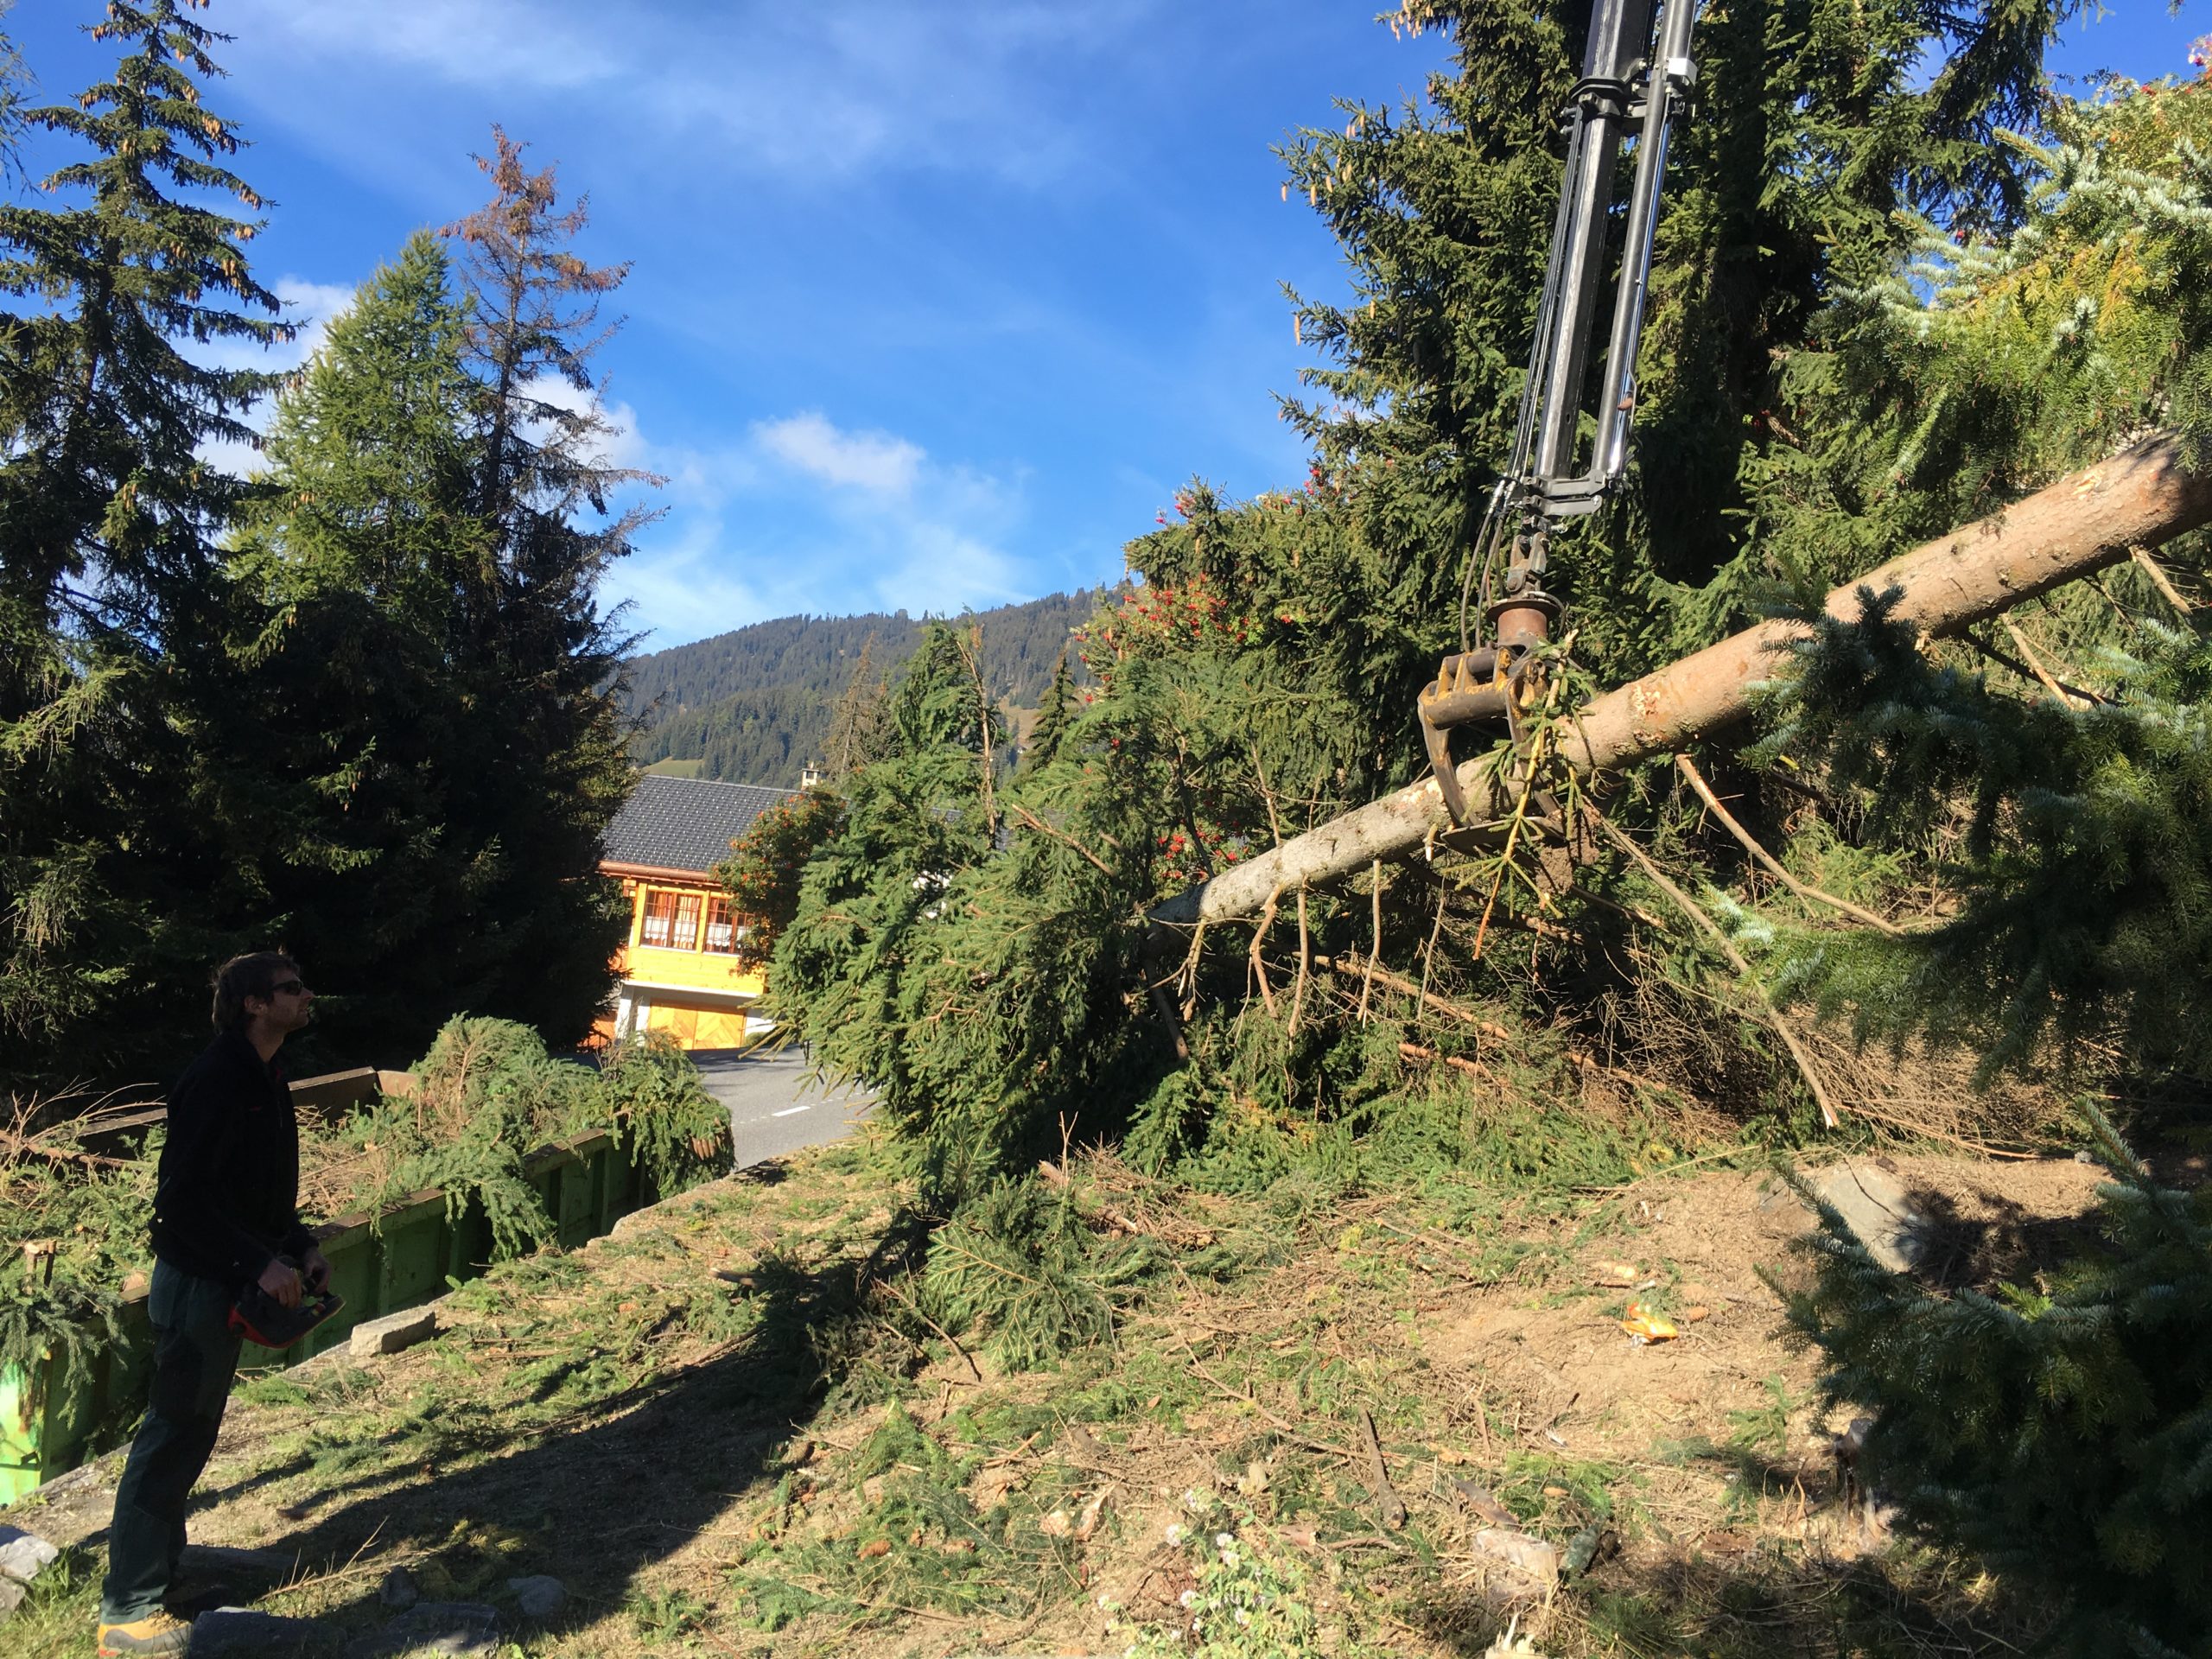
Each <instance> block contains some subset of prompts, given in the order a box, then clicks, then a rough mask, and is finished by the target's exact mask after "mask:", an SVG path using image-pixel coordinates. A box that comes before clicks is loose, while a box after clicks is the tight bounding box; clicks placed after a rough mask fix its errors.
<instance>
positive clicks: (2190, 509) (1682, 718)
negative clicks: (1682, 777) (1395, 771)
mask: <svg viewBox="0 0 2212 1659" xmlns="http://www.w3.org/2000/svg"><path fill="white" fill-rule="evenodd" d="M2207 523H2212V477H2206V476H2199V475H2197V474H2192V473H2190V471H2189V470H2188V469H2187V468H2185V467H2183V465H2182V460H2181V444H2180V441H2179V440H2178V439H2177V438H2176V437H2174V436H2172V435H2161V436H2158V437H2155V438H2152V439H2149V440H2147V441H2145V442H2143V443H2139V444H2138V445H2136V446H2135V447H2134V448H2131V449H2128V450H2126V451H2125V452H2123V453H2122V454H2119V455H2116V456H2114V457H2113V459H2112V460H2110V461H2104V462H2101V463H2100V464H2099V465H2097V466H2094V467H2088V468H2086V469H2085V470H2083V471H2082V472H2078V473H2073V474H2069V475H2068V476H2066V477H2064V478H2062V479H2061V480H2058V482H2057V483H2056V484H2053V485H2051V486H2050V487H2049V488H2047V489H2044V490H2039V491H2037V493H2035V494H2033V495H2031V496H2029V497H2028V498H2027V499H2024V500H2023V501H2019V502H2016V503H2015V504H2014V505H2012V506H2010V507H2007V508H2005V510H2004V511H2003V512H1999V513H1997V514H1994V515H1993V516H1992V517H1990V518H1983V519H1980V520H1977V521H1976V522H1975V523H1974V524H1967V525H1966V526H1964V527H1963V528H1961V529H1959V530H1955V531H1952V532H1951V533H1950V534H1949V535H1948V536H1946V537H1942V539H1941V540H1939V541H1934V542H1930V543H1928V544H1927V545H1925V546H1924V547H1920V548H1916V549H1915V550H1913V551H1912V552H1910V553H1907V554H1905V555H1904V556H1902V557H1900V558H1896V559H1892V560H1891V561H1890V563H1887V564H1885V565H1883V566H1882V567H1881V568H1880V569H1877V570H1872V571H1869V572H1868V573H1867V574H1866V575H1864V576H1862V577H1860V578H1859V580H1858V581H1856V582H1852V583H1850V584H1848V585H1847V586H1846V587H1842V588H1837V589H1836V590H1835V591H1834V593H1832V594H1829V595H1828V600H1827V609H1828V612H1829V613H1830V614H1831V615H1834V616H1838V617H1851V616H1856V615H1857V614H1858V613H1859V598H1858V595H1859V590H1860V589H1861V588H1870V589H1872V591H1874V592H1876V593H1880V592H1883V591H1885V589H1887V588H1892V587H1895V588H1902V589H1903V590H1904V601H1903V602H1902V603H1901V604H1900V605H1899V607H1898V610H1897V614H1898V615H1899V616H1901V617H1903V618H1905V619H1908V620H1911V621H1913V622H1916V623H1917V624H1918V625H1919V626H1920V627H1921V628H1922V629H1923V631H1925V632H1928V633H1930V634H1935V635H1939V636H1940V635H1942V634H1948V633H1955V632H1958V631H1959V630H1960V629H1961V628H1967V627H1971V626H1974V624H1975V623H1977V622H1982V621H1986V620H1988V619H1989V618H1991V617H1993V616H1996V615H1999V614H2000V613H2003V612H2005V611H2006V610H2009V609H2011V608H2012V607H2013V606H2015V605H2018V604H2019V603H2020V602H2021V601H2024V600H2029V599H2033V598H2034V597H2036V596H2037V594H2044V593H2047V592H2049V591H2050V589H2051V588H2056V587H2057V586H2059V585H2060V584H2061V583H2062V582H2071V581H2073V580H2075V578H2076V577H2079V576H2085V575H2089V574H2090V573H2091V572H2092V571H2095V570H2099V569H2103V568H2104V567H2105V566H2107V565H2110V564H2119V563H2123V562H2124V561H2126V559H2127V558H2129V557H2130V556H2131V555H2132V554H2133V551H2134V550H2136V549H2138V548H2149V547H2155V546H2157V545H2158V543H2161V542H2164V541H2169V540H2171V538H2173V537H2176V536H2179V535H2181V534H2183V532H2185V531H2191V530H2195V529H2197V528H2199V527H2200V526H2202V525H2203V524H2207ZM1803 632H1804V630H1803V629H1802V627H1800V626H1796V625H1793V624H1789V623H1784V622H1764V623H1761V624H1760V625H1759V626H1757V627H1753V628H1746V629H1745V631H1744V632H1741V633H1738V634H1733V635H1731V636H1730V637H1729V638H1728V639H1724V640H1722V641H1721V642H1720V643H1719V644H1718V645H1710V646H1707V648H1706V649H1705V650H1703V651H1700V652H1697V653H1696V654H1695V655H1694V656H1690V657H1686V658H1683V659H1682V660H1681V661H1680V662H1678V663H1673V664H1669V665H1668V666H1667V667H1665V668H1662V669H1661V670H1659V671H1657V672H1656V673H1653V674H1647V675H1645V676H1644V677H1643V678H1642V679H1640V680H1633V681H1630V683H1628V684H1626V685H1624V686H1621V687H1620V688H1618V690H1612V691H1609V692H1607V693H1606V694H1605V696H1601V697H1597V698H1594V699H1592V701H1591V702H1590V703H1589V704H1588V705H1587V706H1586V707H1585V708H1584V709H1583V710H1582V712H1581V716H1580V721H1579V722H1577V725H1576V727H1575V728H1573V729H1572V730H1571V732H1570V733H1568V734H1566V735H1565V737H1564V740H1563V741H1562V744H1561V749H1562V753H1564V755H1565V757H1566V759H1567V761H1568V762H1569V764H1571V765H1572V766H1574V767H1575V768H1576V770H1577V771H1580V772H1601V771H1605V770H1607V769H1609V768H1611V767H1616V766H1630V765H1633V764H1634V763H1636V762H1637V761H1639V760H1649V759H1650V758H1651V757H1652V756H1654V755H1658V754H1665V753H1670V752H1671V751H1673V750H1675V749H1678V748H1681V747H1686V746H1688V745H1689V744H1692V743H1694V742H1697V741H1700V739H1702V738H1704V737H1706V736H1707V735H1708V734H1711V733H1713V732H1714V731H1716V730H1719V729H1720V728H1723V727H1726V726H1728V725H1731V724H1732V723H1733V722H1734V721H1738V720H1741V719H1742V718H1743V717H1744V716H1745V715H1746V714H1748V713H1749V712H1750V711H1751V690H1752V688H1753V687H1754V686H1756V685H1758V683H1760V682H1761V681H1763V680H1764V679H1765V678H1767V677H1769V676H1770V674H1772V673H1773V671H1774V670H1775V668H1776V667H1777V664H1778V659H1779V653H1781V652H1783V651H1784V650H1785V649H1786V648H1787V647H1788V645H1789V642H1790V641H1791V640H1792V639H1794V638H1796V637H1798V636H1801V635H1802V633H1803ZM1459 782H1460V785H1461V786H1462V787H1463V788H1464V789H1465V790H1466V791H1467V796H1468V803H1469V805H1470V807H1471V808H1472V809H1473V810H1475V812H1476V813H1477V815H1478V816H1479V815H1480V814H1481V813H1482V812H1483V811H1484V806H1485V795H1484V791H1485V790H1486V789H1487V788H1488V786H1489V785H1488V781H1487V779H1485V777H1484V768H1483V765H1482V762H1481V761H1479V760H1470V761H1468V762H1466V763H1465V764H1464V765H1462V766H1460V767H1459ZM1505 805H1506V803H1502V802H1497V801H1490V802H1489V803H1488V810H1490V811H1491V813H1492V814H1493V815H1495V814H1496V813H1497V812H1498V811H1499V810H1501V809H1502V808H1503V807H1504V806H1505ZM1471 827H1475V828H1479V827H1480V826H1479V824H1478V825H1475V826H1471ZM1451 828H1452V821H1451V818H1450V817H1449V816H1448V815H1447V814H1446V811H1445V810H1444V802H1443V798H1442V796H1441V794H1440V791H1438V789H1437V786H1436V779H1434V778H1433V777H1427V778H1424V779H1421V782H1419V783H1417V784H1414V785H1411V786H1409V787H1408V788H1405V789H1402V790H1399V791H1397V792H1396V793H1395V794H1391V795H1387V796H1385V797H1383V799H1381V800H1379V801H1376V802H1373V803H1371V804H1369V805H1366V806H1363V807H1361V808H1359V809H1358V810H1356V811H1352V812H1347V813H1346V814H1344V816H1343V817H1339V818H1332V819H1331V820H1330V821H1329V822H1328V823H1325V824H1322V825H1320V826H1319V827H1318V828H1316V829H1310V830H1308V831H1307V832H1306V834H1304V835H1302V836H1297V837H1296V838H1295V839H1294V840H1291V841H1287V842H1284V843H1283V844H1282V845H1281V846H1280V847H1277V848H1275V849H1273V850H1272V851H1269V852H1267V853H1263V854H1262V855H1260V856H1258V857H1256V858H1254V859H1252V860H1250V861H1249V862H1246V863H1243V864H1239V865H1236V867H1234V868H1230V869H1228V870H1225V871H1224V872H1223V873H1222V874H1219V875H1217V876H1215V877H1214V878H1213V879H1212V880H1208V881H1205V882H1201V883H1200V884H1199V885H1198V886H1197V887H1192V888H1190V889H1189V890H1188V891H1186V892H1184V893H1177V894H1176V895H1175V896H1174V897H1173V898H1172V899H1163V900H1162V901H1161V902H1160V904H1158V905H1155V906H1154V907H1153V909H1152V911H1151V912H1150V913H1151V917H1152V918H1153V919H1154V921H1158V922H1166V923H1192V922H1198V921H1202V920H1203V921H1208V922H1219V921H1230V920H1233V919H1236V918H1241V917H1246V916H1253V915H1256V914H1258V913H1259V912H1260V910H1261V909H1262V907H1263V906H1265V905H1266V904H1267V902H1268V895H1269V894H1271V893H1274V894H1280V893H1289V892H1294V891H1295V890H1296V889H1297V888H1299V887H1301V886H1304V887H1325V886H1327V885H1328V884H1330V883H1332V882H1334V881H1340V880H1344V879H1345V878H1346V877H1348V876H1351V875H1353V874H1357V873H1358V872H1359V871H1361V870H1363V869H1365V868H1367V867H1368V866H1369V865H1370V864H1371V863H1373V862H1374V861H1376V859H1382V858H1401V857H1403V856H1404V855H1406V854H1408V853H1409V852H1411V851H1412V850H1414V849H1415V848H1417V847H1419V846H1421V843H1422V842H1424V841H1426V840H1427V839H1428V838H1429V837H1430V836H1436V835H1440V834H1443V833H1445V832H1446V831H1448V830H1449V829H1451Z"/></svg>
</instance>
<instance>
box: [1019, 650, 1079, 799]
mask: <svg viewBox="0 0 2212 1659" xmlns="http://www.w3.org/2000/svg"><path fill="white" fill-rule="evenodd" d="M1074 696H1075V685H1074V682H1073V681H1072V680H1071V679H1070V678H1069V677H1068V653H1067V648H1066V647H1065V646H1062V647H1061V648H1060V659H1059V661H1058V662H1057V663H1055V664H1052V685H1051V686H1050V687H1049V688H1047V690H1046V692H1045V703H1044V707H1043V708H1041V709H1039V710H1038V711H1037V725H1036V728H1035V729H1034V730H1033V731H1032V732H1031V733H1030V734H1029V747H1027V748H1026V749H1024V750H1023V751H1022V752H1021V765H1022V768H1023V770H1025V771H1033V770H1034V769H1035V768H1037V767H1039V766H1050V765H1052V762H1053V761H1054V760H1058V758H1059V753H1060V745H1061V743H1062V742H1063V741H1065V739H1066V737H1067V729H1068V705H1069V703H1070V702H1072V701H1073V700H1074Z"/></svg>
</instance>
